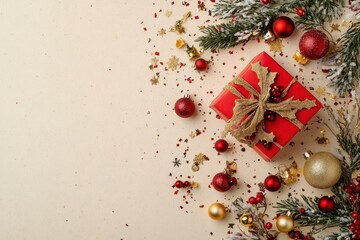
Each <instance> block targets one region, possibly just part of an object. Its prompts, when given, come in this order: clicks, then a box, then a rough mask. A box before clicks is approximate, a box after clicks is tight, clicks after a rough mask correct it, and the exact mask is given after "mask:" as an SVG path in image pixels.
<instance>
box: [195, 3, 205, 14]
mask: <svg viewBox="0 0 360 240" xmlns="http://www.w3.org/2000/svg"><path fill="white" fill-rule="evenodd" d="M200 11H206V7H205V3H204V2H201V3H200V4H198V6H197V12H200Z"/></svg>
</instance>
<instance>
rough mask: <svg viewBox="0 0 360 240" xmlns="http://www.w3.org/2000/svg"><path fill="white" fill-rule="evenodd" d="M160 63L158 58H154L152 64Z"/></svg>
mask: <svg viewBox="0 0 360 240" xmlns="http://www.w3.org/2000/svg"><path fill="white" fill-rule="evenodd" d="M158 62H159V59H158V58H157V57H153V58H152V59H151V63H152V64H154V65H156V64H158Z"/></svg>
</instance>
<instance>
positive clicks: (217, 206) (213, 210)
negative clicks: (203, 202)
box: [208, 203, 226, 220]
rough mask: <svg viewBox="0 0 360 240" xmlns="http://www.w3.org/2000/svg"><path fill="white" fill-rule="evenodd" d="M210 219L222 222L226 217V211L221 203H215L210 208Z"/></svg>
mask: <svg viewBox="0 0 360 240" xmlns="http://www.w3.org/2000/svg"><path fill="white" fill-rule="evenodd" d="M208 214H209V217H211V218H212V219H214V220H221V219H223V218H224V217H225V214H226V210H225V207H224V205H222V204H221V203H213V204H211V205H210V206H209V208H208Z"/></svg>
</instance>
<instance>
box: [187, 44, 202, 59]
mask: <svg viewBox="0 0 360 240" xmlns="http://www.w3.org/2000/svg"><path fill="white" fill-rule="evenodd" d="M186 52H187V54H188V56H189V59H190V60H194V59H195V58H198V57H200V53H199V51H198V50H197V49H196V48H195V47H194V46H191V47H189V46H187V49H186Z"/></svg>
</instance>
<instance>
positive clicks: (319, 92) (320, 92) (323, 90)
mask: <svg viewBox="0 0 360 240" xmlns="http://www.w3.org/2000/svg"><path fill="white" fill-rule="evenodd" d="M315 93H316V94H317V95H318V96H325V94H326V88H324V87H320V86H319V87H318V88H317V89H316V90H315Z"/></svg>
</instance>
